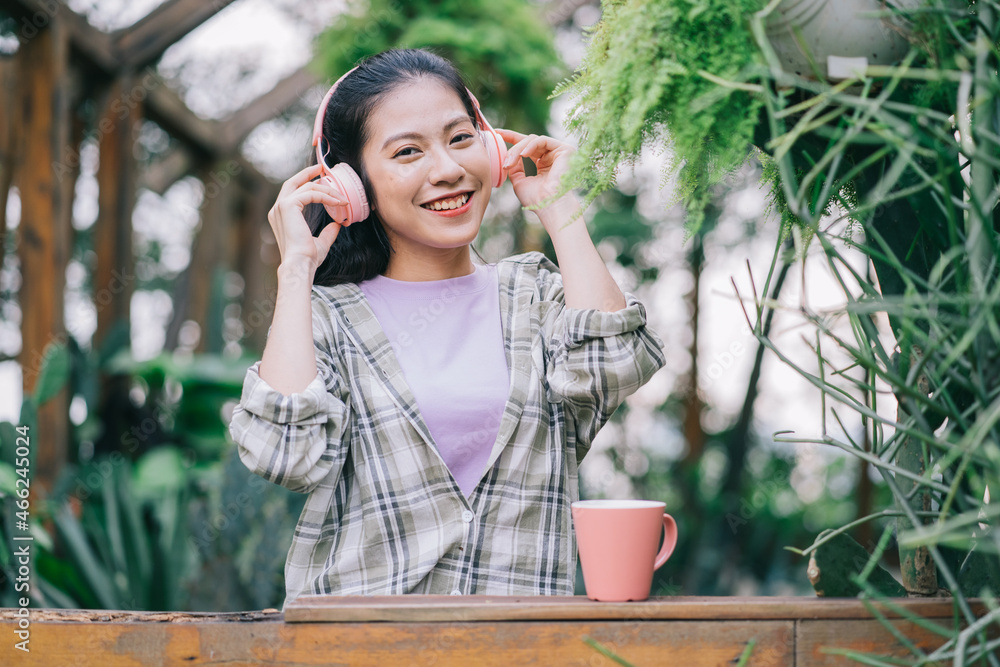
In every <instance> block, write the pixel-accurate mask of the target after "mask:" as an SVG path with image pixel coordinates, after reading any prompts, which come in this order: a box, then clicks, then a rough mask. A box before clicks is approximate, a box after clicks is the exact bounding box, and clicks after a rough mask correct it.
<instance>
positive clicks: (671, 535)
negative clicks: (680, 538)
mask: <svg viewBox="0 0 1000 667" xmlns="http://www.w3.org/2000/svg"><path fill="white" fill-rule="evenodd" d="M676 546H677V522H676V521H674V517H672V516H670V515H669V514H664V515H663V546H661V547H660V553H658V554H656V560H655V561H654V562H653V569H654V570H658V569H659V568H660V566H662V565H663V564H664V563H666V562H667V559H668V558H670V554H672V553H673V552H674V547H676Z"/></svg>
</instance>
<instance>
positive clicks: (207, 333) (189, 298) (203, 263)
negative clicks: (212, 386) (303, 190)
mask: <svg viewBox="0 0 1000 667" xmlns="http://www.w3.org/2000/svg"><path fill="white" fill-rule="evenodd" d="M231 172H232V170H231V169H230V168H229V167H227V166H225V165H223V164H222V163H218V164H215V165H213V168H207V167H206V168H204V169H202V170H201V180H202V183H204V185H205V197H204V199H203V200H202V204H201V225H200V227H199V228H198V230H197V231H196V232H195V236H194V239H193V240H192V242H191V263H190V264H189V265H188V267H187V269H185V270H184V272H183V273H182V274H181V275H180V276H179V277H178V279H177V285H176V287H175V291H174V315H173V318H172V320H171V322H170V324H169V325H168V327H167V336H166V342H165V344H164V349H165V350H173V349H175V348H176V346H177V342H178V333H179V331H180V328H181V325H182V324H183V323H184V322H185V321H188V320H190V321H193V322H194V323H195V324H197V325H198V327H199V329H200V331H201V337H200V339H199V340H198V345H197V348H196V349H197V351H199V352H219V351H220V350H221V349H222V330H221V323H222V313H221V312H214V311H213V309H215V308H217V307H218V304H214V303H213V296H212V295H213V293H218V292H219V290H218V288H217V283H218V281H219V280H221V279H222V277H223V276H222V274H221V271H223V267H224V266H225V262H224V259H223V258H224V257H225V250H226V249H225V247H224V246H225V244H226V241H227V240H228V239H229V234H228V230H229V228H230V223H231V214H230V197H231V196H232V190H235V186H234V185H233V184H232V180H233V175H232V173H231ZM213 318H216V319H214V320H213Z"/></svg>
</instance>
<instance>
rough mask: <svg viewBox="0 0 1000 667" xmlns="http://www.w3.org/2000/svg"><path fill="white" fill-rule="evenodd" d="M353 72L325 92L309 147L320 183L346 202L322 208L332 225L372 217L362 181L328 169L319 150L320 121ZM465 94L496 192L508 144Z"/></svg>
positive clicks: (340, 167) (344, 169) (338, 167)
mask: <svg viewBox="0 0 1000 667" xmlns="http://www.w3.org/2000/svg"><path fill="white" fill-rule="evenodd" d="M356 69H357V67H353V68H351V69H350V70H349V71H348V72H347V74H344V76H342V77H340V78H339V79H337V81H336V83H334V84H333V86H331V87H330V90H329V91H327V93H326V96H325V97H323V103H322V104H320V105H319V112H318V113H317V114H316V121H315V122H314V123H313V138H312V145H313V146H315V147H316V161H317V162H318V163H319V164H320V166H321V167H322V171H323V175H322V176H321V177H320V178H321V180H323V181H324V182H326V183H327V184H328V185H330V186H332V187H334V188H336V189H337V190H339V191H340V192H341V194H343V195H344V198H345V199H347V206H329V205H324V207H325V208H326V212H327V213H329V214H330V217H331V218H333V219H334V220H335V221H337V222H340V223H348V224H350V223H352V222H361V221H362V220H365V219H366V218H367V217H368V216H369V214H370V213H371V209H370V208H369V206H368V197H367V196H366V195H365V186H364V185H363V184H362V183H361V178H359V177H358V175H357V173H356V172H355V171H354V170H353V169H352V168H351V167H350V166H349V165H348V164H346V163H344V162H340V163H338V164H335V165H333V166H332V167H331V166H330V165H328V164H327V163H326V158H325V156H324V155H323V153H322V150H321V144H322V142H321V141H320V139H321V138H322V134H323V118H324V117H325V116H326V107H327V105H328V104H329V103H330V98H331V97H333V91H335V90H336V89H337V86H338V85H339V84H340V82H341V81H343V80H344V79H345V78H347V75H348V74H350V73H351V72H353V71H354V70H356ZM465 90H466V92H467V93H469V97H470V98H472V105H473V106H474V107H475V109H476V123H477V124H478V126H479V138H480V139H482V140H483V144H485V146H486V151H487V152H488V153H489V156H490V180H491V181H492V186H493V187H495V188H498V187H500V186H501V185H502V184H503V182H504V180H506V178H507V172H506V171H505V170H504V168H503V162H504V160H506V159H507V144H506V143H504V140H503V137H501V136H500V135H499V134H497V132H496V130H494V129H493V128H492V127H491V126H490V124H489V121H487V120H486V117H485V116H484V115H483V112H482V110H480V108H479V100H477V99H476V96H475V95H473V94H472V91H470V90H469V89H468V88H466V89H465Z"/></svg>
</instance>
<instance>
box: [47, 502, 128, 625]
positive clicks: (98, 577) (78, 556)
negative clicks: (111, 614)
mask: <svg viewBox="0 0 1000 667" xmlns="http://www.w3.org/2000/svg"><path fill="white" fill-rule="evenodd" d="M54 519H55V522H56V528H57V529H58V530H59V533H60V535H62V538H63V542H64V545H65V547H66V549H67V551H68V552H69V554H70V557H71V559H72V560H73V561H74V562H75V563H76V564H77V566H78V567H79V568H80V573H81V574H82V576H83V579H84V581H85V582H86V583H87V585H88V586H89V587H90V589H91V590H92V591H93V592H94V595H95V596H96V597H97V599H98V601H99V602H100V604H101V605H102V607H103V608H104V609H118V608H121V606H122V605H121V604H120V598H119V596H118V592H117V589H116V588H115V585H114V583H113V581H112V578H111V574H110V573H109V572H108V571H107V570H106V569H105V568H104V566H103V565H102V564H101V562H100V560H99V559H98V557H97V555H96V554H95V553H94V550H93V549H92V548H91V546H90V543H89V542H88V541H87V534H86V532H85V531H84V529H83V526H82V525H81V524H80V522H79V521H78V520H77V518H76V517H75V516H73V513H72V512H71V511H70V508H69V505H63V506H62V507H60V508H59V509H58V510H57V511H56V513H55V516H54Z"/></svg>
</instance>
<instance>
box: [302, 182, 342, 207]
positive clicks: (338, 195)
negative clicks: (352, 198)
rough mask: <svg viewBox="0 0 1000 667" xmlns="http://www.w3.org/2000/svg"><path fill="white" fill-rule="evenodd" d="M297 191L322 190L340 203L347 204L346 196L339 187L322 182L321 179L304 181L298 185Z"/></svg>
mask: <svg viewBox="0 0 1000 667" xmlns="http://www.w3.org/2000/svg"><path fill="white" fill-rule="evenodd" d="M298 191H299V192H307V191H314V192H323V193H326V194H328V195H330V196H331V197H333V198H334V199H336V200H337V201H339V202H341V204H342V205H346V204H347V197H346V196H345V195H344V193H343V192H341V190H340V189H339V188H335V187H333V186H331V185H329V184H327V183H324V182H322V181H312V182H310V183H306V184H305V185H302V186H299V189H298Z"/></svg>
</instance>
